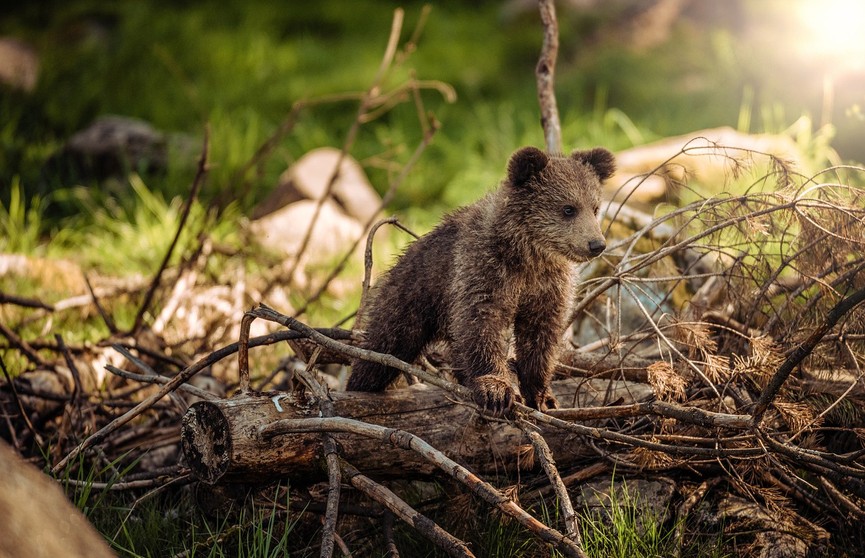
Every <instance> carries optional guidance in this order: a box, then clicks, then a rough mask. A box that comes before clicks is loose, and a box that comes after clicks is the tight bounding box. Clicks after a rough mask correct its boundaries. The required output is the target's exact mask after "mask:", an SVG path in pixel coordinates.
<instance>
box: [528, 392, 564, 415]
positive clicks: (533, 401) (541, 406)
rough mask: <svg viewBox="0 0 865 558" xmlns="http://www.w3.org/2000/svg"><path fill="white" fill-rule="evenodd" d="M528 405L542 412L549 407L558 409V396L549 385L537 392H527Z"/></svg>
mask: <svg viewBox="0 0 865 558" xmlns="http://www.w3.org/2000/svg"><path fill="white" fill-rule="evenodd" d="M526 405H528V406H529V407H531V408H532V409H537V410H539V411H541V412H544V411H546V410H547V409H557V408H558V407H559V403H558V401H556V396H555V395H553V391H552V390H551V389H550V388H549V387H546V388H544V389H543V390H542V391H538V392H536V393H527V394H526Z"/></svg>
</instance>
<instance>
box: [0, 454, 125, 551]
mask: <svg viewBox="0 0 865 558" xmlns="http://www.w3.org/2000/svg"><path fill="white" fill-rule="evenodd" d="M0 470H2V471H3V474H2V475H0V517H2V518H3V520H2V521H0V556H27V557H29V558H42V557H45V558H48V557H51V558H54V557H57V556H67V557H69V558H74V557H82V558H83V557H85V556H86V557H88V558H103V557H105V558H107V557H110V556H114V553H113V552H111V550H110V549H109V548H108V545H107V544H105V540H104V539H103V538H102V537H101V536H100V535H99V533H97V532H96V530H95V529H94V528H93V526H92V525H90V523H88V522H87V519H85V518H84V516H83V515H81V513H80V512H79V511H78V510H77V509H76V508H75V506H73V505H72V504H71V503H70V502H69V500H67V499H66V495H65V494H63V491H62V490H61V489H60V486H58V484H57V483H56V482H54V481H53V480H51V479H50V478H48V477H47V476H46V475H45V474H43V473H42V472H41V471H39V470H38V469H36V468H35V467H33V466H32V465H30V464H28V463H26V462H24V461H23V460H22V459H21V458H20V457H18V455H16V454H15V452H14V451H13V450H12V448H10V447H9V446H8V445H6V443H5V442H3V441H0Z"/></svg>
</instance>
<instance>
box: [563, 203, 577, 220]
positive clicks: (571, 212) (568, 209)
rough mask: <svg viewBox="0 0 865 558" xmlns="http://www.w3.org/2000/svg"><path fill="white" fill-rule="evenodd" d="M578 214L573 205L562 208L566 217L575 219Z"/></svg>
mask: <svg viewBox="0 0 865 558" xmlns="http://www.w3.org/2000/svg"><path fill="white" fill-rule="evenodd" d="M576 214H577V208H576V207H574V206H573V205H566V206H565V207H563V208H562V215H564V216H565V217H574V216H575V215H576Z"/></svg>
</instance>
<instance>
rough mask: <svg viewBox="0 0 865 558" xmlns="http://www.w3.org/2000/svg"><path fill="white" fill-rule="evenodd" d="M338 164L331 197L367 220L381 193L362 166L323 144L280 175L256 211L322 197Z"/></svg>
mask: <svg viewBox="0 0 865 558" xmlns="http://www.w3.org/2000/svg"><path fill="white" fill-rule="evenodd" d="M337 164H339V172H338V173H337V174H336V178H335V180H334V183H333V187H332V188H331V190H330V197H331V198H332V199H333V201H335V202H336V203H337V204H338V205H339V206H340V207H341V208H342V210H343V211H344V212H345V213H346V214H347V215H349V216H351V217H354V218H355V219H357V220H358V221H360V222H361V223H366V222H367V221H369V220H371V219H372V218H373V217H375V215H376V214H377V213H378V211H379V209H380V206H381V197H380V196H379V195H378V193H376V191H375V190H374V189H373V187H372V186H371V185H370V183H369V180H368V179H367V177H366V174H365V173H364V171H363V167H361V166H360V164H359V163H358V162H357V161H356V160H354V158H353V157H352V156H351V155H348V154H346V155H344V156H343V155H342V152H341V151H340V150H339V149H335V148H333V147H322V148H319V149H314V150H312V151H310V152H309V153H307V154H306V155H304V156H303V157H301V158H300V159H299V160H298V161H297V162H296V163H295V164H293V165H292V166H291V167H290V168H289V169H288V170H286V171H285V172H284V173H282V176H280V178H279V185H278V186H277V187H276V188H275V189H274V190H273V192H271V194H270V196H268V197H267V199H265V200H264V201H263V202H262V203H261V204H259V206H258V207H256V209H255V211H254V212H253V218H255V219H258V218H260V217H264V216H265V215H268V214H270V213H273V212H274V211H276V210H278V209H279V208H281V207H285V206H286V205H288V204H291V203H294V202H296V201H299V200H304V199H306V200H320V199H321V198H322V197H324V196H325V194H326V193H327V187H328V184H330V181H331V179H332V178H333V175H334V171H335V170H336V168H337Z"/></svg>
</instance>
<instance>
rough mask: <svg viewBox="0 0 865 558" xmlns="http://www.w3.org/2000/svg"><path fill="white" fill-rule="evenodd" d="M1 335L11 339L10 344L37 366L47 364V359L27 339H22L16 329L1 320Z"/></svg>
mask: <svg viewBox="0 0 865 558" xmlns="http://www.w3.org/2000/svg"><path fill="white" fill-rule="evenodd" d="M0 335H2V336H3V337H5V338H6V339H7V340H8V341H9V344H10V345H12V346H13V347H15V348H16V349H18V350H19V351H20V352H21V354H22V355H24V356H25V357H26V358H27V360H29V361H30V362H32V363H33V364H35V365H36V366H39V367H46V366H47V364H46V363H45V360H44V359H43V358H42V357H41V356H39V353H37V352H36V350H35V349H34V348H33V347H31V346H30V344H29V343H28V342H27V341H25V340H23V339H21V338H20V337H18V335H16V334H15V332H14V331H12V330H11V329H9V328H8V327H6V324H4V323H3V322H0Z"/></svg>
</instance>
